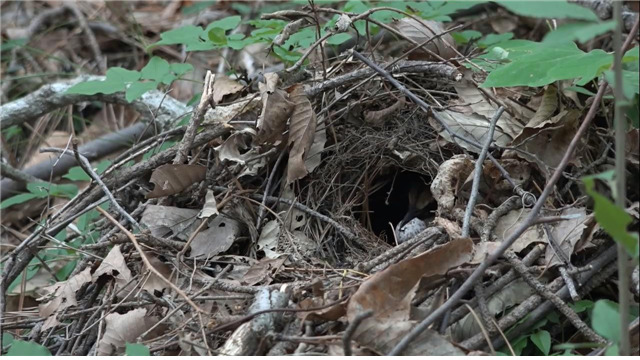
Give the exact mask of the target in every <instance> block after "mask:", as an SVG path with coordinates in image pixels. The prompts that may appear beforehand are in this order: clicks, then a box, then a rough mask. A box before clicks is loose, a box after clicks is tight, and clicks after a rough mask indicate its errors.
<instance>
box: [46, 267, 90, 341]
mask: <svg viewBox="0 0 640 360" xmlns="http://www.w3.org/2000/svg"><path fill="white" fill-rule="evenodd" d="M88 282H91V267H87V268H86V269H84V270H83V271H82V272H80V273H78V274H76V275H75V276H73V277H71V278H70V279H68V280H66V281H61V282H58V283H55V284H54V285H51V286H48V287H46V288H44V290H45V291H46V292H47V293H48V295H45V296H43V297H41V298H39V299H38V301H43V300H44V299H45V298H51V300H50V301H48V302H47V303H45V304H41V305H40V306H39V313H40V316H41V317H44V318H47V317H49V316H52V319H51V321H47V323H46V324H45V325H46V326H47V328H50V327H52V326H54V325H56V323H57V321H56V320H55V316H56V314H57V313H58V312H60V311H62V310H64V309H66V308H69V307H71V306H75V305H78V302H77V301H76V291H78V289H80V288H81V287H82V286H83V285H84V284H86V283H88ZM43 330H46V328H44V326H43Z"/></svg>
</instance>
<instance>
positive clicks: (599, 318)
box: [591, 300, 620, 343]
mask: <svg viewBox="0 0 640 360" xmlns="http://www.w3.org/2000/svg"><path fill="white" fill-rule="evenodd" d="M591 327H592V328H593V330H594V331H595V332H597V333H598V334H600V335H602V336H603V337H604V338H606V339H607V340H611V341H613V342H614V343H617V342H618V341H619V340H620V314H619V312H618V304H616V303H614V302H613V301H609V300H598V301H596V303H595V304H594V305H593V310H592V311H591Z"/></svg>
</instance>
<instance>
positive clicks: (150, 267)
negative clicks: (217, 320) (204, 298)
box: [96, 207, 206, 313]
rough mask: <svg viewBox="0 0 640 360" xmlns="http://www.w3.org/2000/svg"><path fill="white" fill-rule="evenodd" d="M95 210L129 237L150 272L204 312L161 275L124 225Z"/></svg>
mask: <svg viewBox="0 0 640 360" xmlns="http://www.w3.org/2000/svg"><path fill="white" fill-rule="evenodd" d="M96 210H98V211H99V212H100V213H101V214H102V215H104V217H106V218H107V219H109V221H111V223H112V224H113V225H115V226H117V227H118V228H119V229H120V230H121V231H122V232H123V233H125V234H126V235H127V237H128V238H129V240H131V243H133V246H134V247H135V248H136V251H137V252H138V254H139V255H140V258H141V259H142V262H143V263H144V265H145V266H146V267H147V269H149V271H151V272H152V273H154V274H155V275H156V276H157V277H158V278H160V280H162V281H163V282H164V283H165V284H167V285H169V287H170V288H172V289H173V290H174V291H175V292H176V293H177V294H178V295H180V296H182V298H184V299H185V301H186V302H187V303H188V304H189V305H191V307H193V308H194V309H195V310H196V311H197V312H201V313H206V311H204V310H202V309H201V308H200V307H199V306H198V305H196V303H194V302H193V301H192V300H191V299H190V298H189V296H187V294H185V293H184V292H183V291H182V290H180V288H179V287H177V286H176V285H175V284H174V283H172V282H171V281H170V280H168V279H167V278H165V277H164V275H162V274H161V273H160V272H159V271H158V270H157V269H156V268H155V267H154V266H153V265H152V264H151V263H150V262H149V259H148V258H147V255H146V254H145V253H144V251H143V250H142V247H141V246H140V244H138V240H136V236H135V235H133V234H132V233H131V232H130V231H129V230H127V229H126V228H125V227H124V226H122V225H121V224H120V223H119V222H118V221H117V220H116V219H114V218H113V217H112V216H111V215H110V214H109V213H108V212H106V211H105V210H103V209H102V208H100V207H97V208H96Z"/></svg>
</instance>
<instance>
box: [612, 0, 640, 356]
mask: <svg viewBox="0 0 640 360" xmlns="http://www.w3.org/2000/svg"><path fill="white" fill-rule="evenodd" d="M613 18H614V19H615V23H616V27H615V29H614V31H613V48H614V54H613V71H614V76H615V80H616V81H615V85H614V88H613V94H614V97H615V105H614V106H615V113H614V117H613V119H614V124H615V126H614V128H615V132H616V167H615V169H616V172H615V174H616V199H615V200H616V205H617V206H618V208H619V209H624V208H625V207H626V204H625V203H626V199H627V187H626V182H625V177H626V170H627V169H626V168H627V167H626V164H627V159H626V156H625V153H626V149H625V141H626V136H627V129H626V128H627V119H626V118H625V117H624V111H625V107H626V106H625V105H626V102H627V101H626V100H625V97H624V93H623V92H622V52H623V51H624V49H623V47H622V3H621V2H620V1H614V2H613ZM637 23H638V20H636V24H635V25H634V26H633V27H634V29H635V28H636V27H637ZM632 31H633V30H632ZM632 34H633V35H634V36H635V35H636V34H637V30H635V33H630V34H629V35H630V36H631V35H632ZM616 243H617V244H616V246H617V249H618V302H619V304H620V325H619V329H620V356H629V355H630V354H631V344H630V340H629V326H628V323H629V320H628V319H629V304H630V299H629V275H630V272H629V255H628V254H627V250H626V249H625V248H624V246H623V244H622V243H620V242H616Z"/></svg>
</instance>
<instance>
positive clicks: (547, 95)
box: [527, 84, 558, 128]
mask: <svg viewBox="0 0 640 360" xmlns="http://www.w3.org/2000/svg"><path fill="white" fill-rule="evenodd" d="M557 108H558V88H556V87H555V86H554V85H553V84H552V85H549V86H548V87H547V89H546V90H545V91H544V95H542V102H541V103H540V106H539V107H538V110H536V113H535V115H533V117H532V118H531V119H529V122H528V123H527V127H528V128H536V127H538V126H539V125H541V124H542V123H543V122H545V121H547V120H549V119H550V118H551V117H552V116H553V113H555V112H556V109H557Z"/></svg>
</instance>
